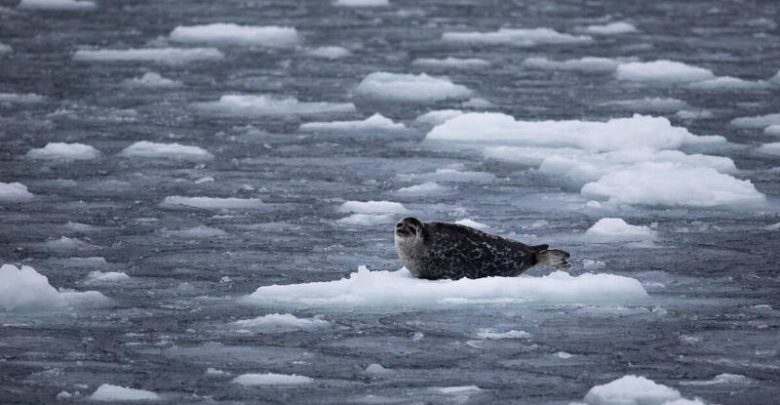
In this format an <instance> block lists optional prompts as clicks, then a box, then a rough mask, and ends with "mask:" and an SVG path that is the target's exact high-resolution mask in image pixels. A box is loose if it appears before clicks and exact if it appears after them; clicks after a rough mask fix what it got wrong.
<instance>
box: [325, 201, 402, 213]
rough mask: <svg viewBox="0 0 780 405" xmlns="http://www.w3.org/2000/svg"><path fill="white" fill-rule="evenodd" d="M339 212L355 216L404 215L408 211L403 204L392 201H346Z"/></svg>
mask: <svg viewBox="0 0 780 405" xmlns="http://www.w3.org/2000/svg"><path fill="white" fill-rule="evenodd" d="M338 211H339V212H350V213H356V214H395V215H401V214H406V213H408V212H409V210H407V209H406V207H404V206H403V204H401V203H398V202H393V201H347V202H345V203H343V204H341V206H339V208H338Z"/></svg>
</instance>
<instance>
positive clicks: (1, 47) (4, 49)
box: [0, 42, 13, 54]
mask: <svg viewBox="0 0 780 405" xmlns="http://www.w3.org/2000/svg"><path fill="white" fill-rule="evenodd" d="M12 51H13V48H11V46H10V45H6V44H4V43H2V42H0V54H4V53H10V52H12Z"/></svg>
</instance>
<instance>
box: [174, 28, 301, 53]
mask: <svg viewBox="0 0 780 405" xmlns="http://www.w3.org/2000/svg"><path fill="white" fill-rule="evenodd" d="M170 38H171V40H172V41H174V42H184V43H204V44H210V45H244V46H265V47H271V48H291V47H295V46H297V45H298V43H299V42H300V35H299V34H298V31H297V30H296V29H295V28H293V27H277V26H263V27H260V26H249V25H238V24H230V23H213V24H204V25H193V26H179V27H176V28H174V30H173V31H171V35H170Z"/></svg>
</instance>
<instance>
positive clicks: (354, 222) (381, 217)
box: [336, 214, 396, 226]
mask: <svg viewBox="0 0 780 405" xmlns="http://www.w3.org/2000/svg"><path fill="white" fill-rule="evenodd" d="M395 220H396V217H395V216H394V215H392V214H352V215H349V216H346V217H344V218H341V219H339V220H338V221H336V222H338V223H339V224H341V225H349V226H371V225H380V224H389V223H392V222H395Z"/></svg>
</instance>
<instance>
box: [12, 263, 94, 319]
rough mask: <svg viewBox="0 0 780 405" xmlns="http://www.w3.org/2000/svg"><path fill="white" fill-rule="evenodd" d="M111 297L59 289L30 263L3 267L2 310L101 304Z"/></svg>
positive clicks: (34, 309)
mask: <svg viewBox="0 0 780 405" xmlns="http://www.w3.org/2000/svg"><path fill="white" fill-rule="evenodd" d="M107 301H108V299H107V298H106V297H105V296H104V295H103V294H101V293H99V292H97V291H85V292H75V291H67V290H59V291H58V290H56V289H55V288H54V287H52V286H51V284H49V279H48V278H47V277H46V276H44V275H42V274H40V273H38V272H37V271H35V269H34V268H32V267H30V266H22V267H16V266H14V265H10V264H4V265H2V266H0V310H3V311H36V310H44V309H51V308H59V307H72V306H81V305H100V304H104V303H106V302H107Z"/></svg>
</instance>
